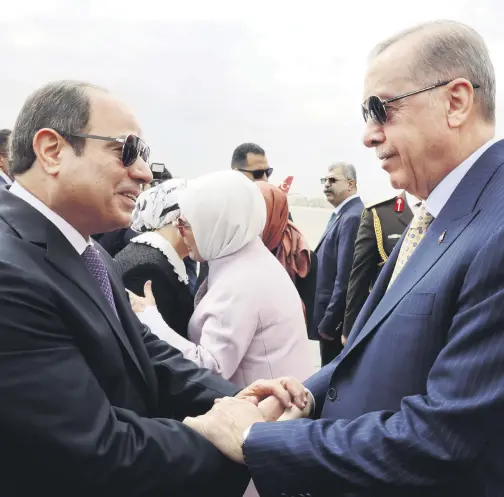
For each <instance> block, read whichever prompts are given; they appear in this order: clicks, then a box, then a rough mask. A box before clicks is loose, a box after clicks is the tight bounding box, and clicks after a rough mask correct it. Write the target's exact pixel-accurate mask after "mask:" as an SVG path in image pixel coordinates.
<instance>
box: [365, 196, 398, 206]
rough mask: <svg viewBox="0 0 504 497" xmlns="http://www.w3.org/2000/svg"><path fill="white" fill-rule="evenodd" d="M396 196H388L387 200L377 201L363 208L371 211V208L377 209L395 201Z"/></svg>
mask: <svg viewBox="0 0 504 497" xmlns="http://www.w3.org/2000/svg"><path fill="white" fill-rule="evenodd" d="M398 196H399V195H393V196H388V197H387V198H384V199H382V200H378V201H377V202H370V203H369V204H366V205H365V206H364V207H365V208H366V209H371V208H372V207H377V206H379V205H381V204H385V203H386V202H390V201H391V200H395V199H396V198H397V197H398Z"/></svg>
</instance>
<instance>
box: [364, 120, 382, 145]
mask: <svg viewBox="0 0 504 497" xmlns="http://www.w3.org/2000/svg"><path fill="white" fill-rule="evenodd" d="M362 141H363V143H364V145H365V146H366V147H368V148H374V147H377V146H378V145H380V144H382V143H383V142H384V141H385V133H384V131H383V126H382V125H380V124H376V123H375V122H374V121H373V120H372V119H368V120H367V122H366V127H365V128H364V135H363V137H362Z"/></svg>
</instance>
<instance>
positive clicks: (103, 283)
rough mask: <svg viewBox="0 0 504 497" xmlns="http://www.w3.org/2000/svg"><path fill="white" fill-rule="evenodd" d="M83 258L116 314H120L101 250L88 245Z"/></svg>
mask: <svg viewBox="0 0 504 497" xmlns="http://www.w3.org/2000/svg"><path fill="white" fill-rule="evenodd" d="M82 258H83V259H84V263H85V264H86V266H87V268H88V269H89V272H90V273H91V274H92V275H93V276H94V278H95V279H96V281H97V282H98V284H99V285H100V288H101V291H102V292H103V295H105V298H106V299H107V302H108V303H109V305H110V307H112V310H113V311H114V313H115V315H116V316H118V314H117V309H116V306H115V302H114V295H113V294H112V287H111V286H110V280H109V275H108V272H107V268H106V267H105V263H104V262H103V260H102V258H101V255H100V252H98V250H96V249H95V248H94V247H92V246H91V245H88V246H87V247H86V250H84V253H83V254H82Z"/></svg>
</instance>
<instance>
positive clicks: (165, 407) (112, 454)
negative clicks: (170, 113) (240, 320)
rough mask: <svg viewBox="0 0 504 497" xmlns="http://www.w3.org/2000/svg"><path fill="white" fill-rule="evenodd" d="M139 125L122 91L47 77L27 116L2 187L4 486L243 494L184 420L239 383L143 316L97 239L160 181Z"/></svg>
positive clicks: (233, 472) (227, 466) (242, 475)
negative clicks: (182, 349)
mask: <svg viewBox="0 0 504 497" xmlns="http://www.w3.org/2000/svg"><path fill="white" fill-rule="evenodd" d="M139 134H140V130H139V125H138V123H137V121H136V119H135V118H134V117H133V115H132V114H131V112H130V111H129V110H128V108H127V107H125V106H124V104H122V103H121V102H119V101H118V100H116V99H115V98H114V97H113V96H112V95H111V94H109V93H107V92H106V91H104V90H102V89H99V88H97V87H94V86H92V85H89V84H86V83H79V82H55V83H52V84H49V85H47V86H45V87H43V88H41V89H40V90H37V91H36V92H35V93H34V94H32V95H31V96H30V98H29V99H28V100H27V102H26V103H25V105H24V107H23V109H22V110H21V113H20V115H19V117H18V119H17V121H16V125H15V128H14V131H13V134H12V163H11V164H10V169H11V171H12V174H13V176H14V178H15V179H16V182H15V183H14V184H13V185H12V186H11V187H10V189H9V190H7V189H6V188H2V189H0V308H1V312H0V330H1V333H0V397H1V399H2V400H1V402H0V419H1V421H2V422H1V423H0V438H1V440H2V443H1V449H0V452H1V460H2V465H1V468H0V482H1V483H0V488H1V491H0V493H1V495H2V496H7V497H13V496H17V497H28V496H32V495H34V494H42V495H51V496H54V497H60V496H61V497H62V496H68V495H72V496H79V497H80V496H82V497H84V496H103V497H105V496H107V497H110V496H123V497H125V496H131V497H140V496H142V497H144V496H162V495H168V494H169V495H176V496H194V495H206V494H207V493H210V494H215V495H225V496H229V497H234V496H235V495H241V492H243V490H244V489H245V486H246V484H247V481H248V475H247V474H246V471H245V470H244V468H239V467H238V466H236V465H234V464H232V463H231V462H230V461H229V460H227V459H226V458H225V457H224V456H223V455H221V454H220V453H219V452H218V451H217V450H216V449H215V448H214V447H213V446H212V445H211V444H209V443H208V442H207V441H206V440H205V439H204V438H203V437H201V436H200V435H199V434H197V433H196V432H194V431H193V430H191V429H190V428H188V427H187V426H186V425H184V424H182V423H181V422H180V421H181V420H183V419H184V417H186V416H189V415H195V414H198V413H200V414H202V413H204V412H205V411H206V410H208V409H209V408H210V407H211V406H212V405H213V403H214V401H215V400H216V399H217V398H218V397H221V396H223V395H235V394H236V393H237V391H236V388H235V387H234V386H233V385H232V384H230V383H228V382H226V381H224V380H222V379H220V378H219V377H217V376H214V375H212V374H211V373H210V372H209V371H207V370H202V369H198V368H197V367H196V366H195V365H194V364H193V363H192V362H190V361H187V360H185V359H183V357H182V356H181V354H180V353H179V352H178V351H177V350H176V349H174V348H172V347H170V346H169V345H168V344H167V343H165V342H163V341H161V340H159V339H157V337H156V336H154V335H153V334H151V333H150V331H149V330H148V329H146V328H145V327H143V326H142V325H141V324H140V322H139V321H138V320H137V318H136V316H135V315H134V314H133V312H132V310H131V308H130V306H129V303H128V300H127V297H126V293H125V290H124V287H123V285H122V282H121V278H120V275H119V274H118V273H117V271H116V269H115V267H114V266H113V264H112V260H111V258H110V257H109V256H108V254H107V253H106V252H105V251H104V250H103V249H101V247H99V246H98V245H94V244H93V243H92V241H91V239H90V235H91V234H92V233H96V232H107V231H110V230H112V229H115V228H118V227H120V226H125V225H127V224H129V222H130V217H131V211H132V209H133V207H134V205H135V198H136V197H137V196H138V194H139V193H140V189H141V185H142V184H144V183H147V182H149V181H150V180H151V178H152V176H151V173H150V170H149V167H148V165H147V161H148V148H147V147H146V146H145V144H144V143H143V141H142V140H141V139H140V138H139V137H138V136H139ZM116 137H117V138H116ZM275 385H276V386H278V382H277V383H275V384H269V387H271V388H276V386H275ZM264 386H265V387H266V390H267V389H268V388H269V387H268V384H266V385H265V384H264V383H263V384H262V386H260V387H254V388H250V387H249V388H248V389H246V390H245V391H243V392H242V393H241V394H239V395H240V396H244V397H251V400H254V399H253V397H254V395H255V394H256V393H258V392H259V393H261V392H260V390H261V389H263V387H264ZM301 391H302V390H301ZM263 393H264V390H263ZM277 394H278V395H283V396H285V390H284V389H283V386H282V389H279V390H277ZM287 396H288V395H287ZM298 400H300V399H299V398H298ZM251 405H252V404H251Z"/></svg>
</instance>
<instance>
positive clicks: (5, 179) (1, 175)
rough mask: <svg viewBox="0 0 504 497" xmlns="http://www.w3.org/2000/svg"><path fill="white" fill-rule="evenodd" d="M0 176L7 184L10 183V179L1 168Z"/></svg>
mask: <svg viewBox="0 0 504 497" xmlns="http://www.w3.org/2000/svg"><path fill="white" fill-rule="evenodd" d="M0 178H2V179H3V180H4V181H5V183H7V184H8V185H12V180H11V179H10V178H9V176H7V175H6V174H5V173H4V172H3V171H2V170H1V169H0Z"/></svg>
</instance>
